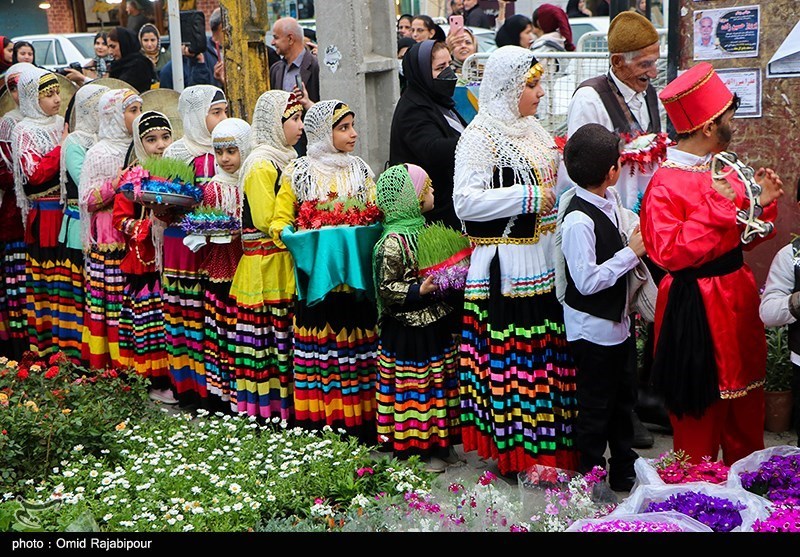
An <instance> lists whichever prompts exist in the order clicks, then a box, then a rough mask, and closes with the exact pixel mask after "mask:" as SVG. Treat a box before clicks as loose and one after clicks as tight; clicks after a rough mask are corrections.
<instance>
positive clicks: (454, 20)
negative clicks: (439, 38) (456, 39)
mask: <svg viewBox="0 0 800 557" xmlns="http://www.w3.org/2000/svg"><path fill="white" fill-rule="evenodd" d="M463 28H464V16H463V15H451V16H450V34H451V35H455V34H456V33H458V32H459V31H461V30H462V29H463Z"/></svg>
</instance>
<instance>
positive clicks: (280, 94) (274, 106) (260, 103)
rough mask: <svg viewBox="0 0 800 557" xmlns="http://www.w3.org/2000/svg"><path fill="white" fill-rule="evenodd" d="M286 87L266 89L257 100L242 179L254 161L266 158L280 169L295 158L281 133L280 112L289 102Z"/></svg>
mask: <svg viewBox="0 0 800 557" xmlns="http://www.w3.org/2000/svg"><path fill="white" fill-rule="evenodd" d="M289 96H290V93H288V92H286V91H277V90H273V91H267V92H266V93H262V95H261V96H260V97H258V100H257V101H256V107H255V109H254V110H253V126H252V136H251V145H252V148H253V150H252V152H251V153H250V155H248V157H247V160H246V161H244V164H242V168H241V171H240V172H239V174H240V176H242V178H243V179H244V177H245V176H247V173H248V172H250V169H251V168H252V167H253V165H255V164H256V163H257V162H260V161H269V162H272V163H275V166H277V167H278V168H279V169H281V170H283V169H284V168H286V166H287V165H288V164H289V163H290V162H291V161H292V160H294V159H296V158H297V151H295V150H294V147H292V146H291V145H289V144H288V143H286V135H285V134H284V133H283V113H284V111H285V110H286V105H287V104H288V102H289Z"/></svg>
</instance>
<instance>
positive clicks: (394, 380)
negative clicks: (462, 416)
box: [377, 315, 461, 458]
mask: <svg viewBox="0 0 800 557" xmlns="http://www.w3.org/2000/svg"><path fill="white" fill-rule="evenodd" d="M448 321H449V320H448V318H443V319H440V320H439V321H436V322H434V323H432V324H430V325H427V326H425V327H409V326H406V325H403V324H402V323H400V322H399V321H397V320H396V319H395V318H393V317H392V316H389V315H386V316H385V317H384V319H383V323H382V324H381V336H380V344H379V347H378V392H377V400H378V441H379V442H381V443H383V444H384V445H386V446H387V447H389V448H391V449H392V450H393V452H394V454H395V456H397V457H399V458H406V457H408V456H410V455H412V454H419V455H422V456H447V455H448V452H449V448H450V447H451V446H453V445H456V444H458V443H460V442H461V437H460V427H459V395H458V371H457V367H456V344H455V341H454V339H453V335H452V333H451V327H450V324H449V322H448Z"/></svg>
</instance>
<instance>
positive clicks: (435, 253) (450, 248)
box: [417, 222, 470, 269]
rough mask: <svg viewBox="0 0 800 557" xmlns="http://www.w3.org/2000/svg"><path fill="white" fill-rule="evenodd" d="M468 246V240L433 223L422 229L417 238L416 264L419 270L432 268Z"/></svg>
mask: <svg viewBox="0 0 800 557" xmlns="http://www.w3.org/2000/svg"><path fill="white" fill-rule="evenodd" d="M469 246H470V244H469V238H467V237H466V236H464V235H463V234H461V233H460V232H458V231H457V230H453V229H452V228H450V227H449V226H445V225H444V224H442V223H440V222H435V223H432V224H429V225H428V226H426V227H425V228H423V229H422V231H421V232H420V233H419V236H418V237H417V262H418V264H419V267H420V269H425V268H427V267H432V266H433V265H436V264H438V263H441V262H442V261H444V260H446V259H447V258H449V257H452V256H453V255H455V254H456V253H458V252H460V251H461V250H463V249H467V248H468V247H469Z"/></svg>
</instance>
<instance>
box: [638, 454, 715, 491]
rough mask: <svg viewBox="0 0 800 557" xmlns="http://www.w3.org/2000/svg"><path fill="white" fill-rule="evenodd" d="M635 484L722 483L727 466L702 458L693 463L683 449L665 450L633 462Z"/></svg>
mask: <svg viewBox="0 0 800 557" xmlns="http://www.w3.org/2000/svg"><path fill="white" fill-rule="evenodd" d="M633 467H634V471H635V472H636V482H637V485H663V484H682V483H691V482H709V483H713V484H724V483H725V482H726V481H727V479H728V470H729V468H728V467H727V466H725V464H724V463H723V462H721V461H716V462H712V461H711V459H710V458H704V459H703V460H702V461H701V462H698V463H693V462H691V461H690V459H689V456H688V455H686V454H685V453H684V452H683V451H673V450H670V451H667V452H665V453H663V454H661V455H660V456H659V457H658V458H653V459H646V458H642V457H640V458H638V459H636V461H635V462H634V464H633Z"/></svg>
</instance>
